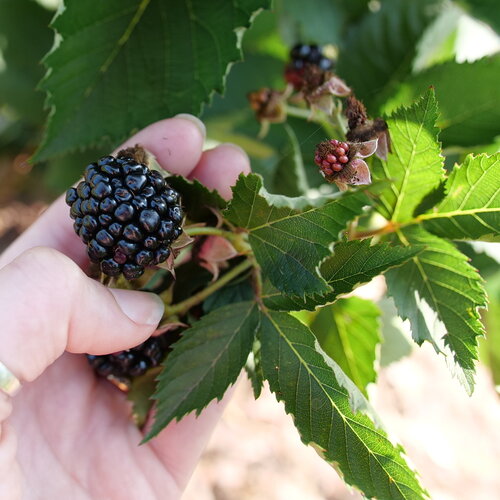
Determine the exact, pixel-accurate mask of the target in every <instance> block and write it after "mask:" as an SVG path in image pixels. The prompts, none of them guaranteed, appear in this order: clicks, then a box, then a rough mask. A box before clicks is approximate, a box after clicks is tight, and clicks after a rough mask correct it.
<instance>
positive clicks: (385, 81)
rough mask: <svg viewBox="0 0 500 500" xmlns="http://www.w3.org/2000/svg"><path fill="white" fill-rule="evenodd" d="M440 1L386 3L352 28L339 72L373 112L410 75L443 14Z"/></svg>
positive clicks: (344, 47)
mask: <svg viewBox="0 0 500 500" xmlns="http://www.w3.org/2000/svg"><path fill="white" fill-rule="evenodd" d="M441 4H442V2H441V1H439V0H419V1H418V2H415V1H414V0H384V1H383V2H381V5H382V6H381V9H380V10H379V11H378V12H375V13H370V14H367V15H366V16H365V17H364V19H363V20H362V21H361V22H360V23H357V24H355V25H354V26H352V28H351V29H350V31H349V32H348V37H347V41H346V42H345V44H344V45H343V46H342V47H341V51H340V55H339V60H338V65H337V71H338V73H339V75H340V76H341V77H342V78H344V79H345V81H346V82H347V84H348V85H349V86H350V87H352V88H353V90H354V92H355V94H356V97H358V98H359V99H361V100H363V101H364V103H365V104H366V105H367V106H368V107H369V108H370V107H371V105H372V103H373V102H374V101H375V100H376V98H377V96H378V94H379V93H380V92H382V91H383V89H385V88H392V87H393V86H396V85H398V84H399V82H400V80H401V79H402V78H404V77H405V76H406V75H408V74H410V72H411V69H412V63H413V60H414V58H415V56H416V53H417V45H418V42H419V40H420V39H421V38H422V35H423V34H424V32H425V30H426V29H427V28H428V27H429V26H430V25H431V23H432V22H433V20H434V19H435V18H436V15H437V13H438V11H439V10H440V6H441Z"/></svg>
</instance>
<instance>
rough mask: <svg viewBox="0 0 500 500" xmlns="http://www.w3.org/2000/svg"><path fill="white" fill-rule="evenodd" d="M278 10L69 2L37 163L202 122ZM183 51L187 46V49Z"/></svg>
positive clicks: (138, 1)
mask: <svg viewBox="0 0 500 500" xmlns="http://www.w3.org/2000/svg"><path fill="white" fill-rule="evenodd" d="M268 6H269V0H234V1H232V2H226V1H225V0H214V1H211V2H205V1H203V0H192V1H190V2H187V1H174V0H170V1H162V0H108V1H106V2H101V1H98V0H87V1H86V2H67V5H65V9H63V10H61V11H60V14H59V15H58V16H57V17H56V19H55V20H54V22H53V23H52V27H53V28H54V29H55V30H56V32H57V33H58V36H59V37H60V39H61V41H60V43H58V44H57V46H56V47H55V48H54V49H53V50H52V52H50V53H49V54H48V55H47V57H46V58H45V64H46V66H47V69H48V71H47V74H46V76H45V78H44V80H43V81H42V83H41V88H42V89H43V90H45V91H46V92H47V95H48V98H47V103H48V105H49V106H50V108H51V116H50V120H49V123H48V126H47V131H46V135H45V139H44V141H43V144H42V146H41V147H40V149H39V150H38V153H37V155H36V159H37V160H42V159H46V158H48V157H50V156H53V155H57V154H60V153H63V152H66V151H69V150H73V149H75V148H77V147H83V146H89V145H92V144H96V143H101V142H102V141H103V139H108V140H111V141H112V142H113V143H114V144H116V143H118V142H119V141H120V140H122V139H123V138H125V137H126V136H128V135H129V134H130V133H131V132H132V131H133V130H135V129H138V128H142V127H144V126H146V125H148V124H150V123H152V122H154V121H156V120H159V119H162V118H165V117H168V116H172V115H175V114H176V113H181V112H182V113H193V114H198V113H199V112H200V111H201V107H202V105H203V103H206V102H208V101H209V100H210V97H211V95H212V92H213V91H214V90H215V91H217V92H222V91H223V90H224V78H225V75H226V73H227V70H228V65H229V64H230V63H232V62H235V61H238V60H239V59H240V58H241V54H240V50H239V44H240V39H241V37H240V36H238V34H237V33H236V30H237V29H238V28H242V27H248V26H249V25H250V22H251V18H252V16H253V14H254V12H255V11H257V10H258V9H260V8H265V7H268ZM179 41H182V43H179Z"/></svg>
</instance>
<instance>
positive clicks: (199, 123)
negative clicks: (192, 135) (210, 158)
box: [174, 113, 207, 139]
mask: <svg viewBox="0 0 500 500" xmlns="http://www.w3.org/2000/svg"><path fill="white" fill-rule="evenodd" d="M174 118H181V119H182V120H188V121H190V122H191V123H193V124H194V125H196V128H197V129H198V130H199V131H200V133H201V135H202V137H203V139H205V137H206V136H207V128H206V127H205V124H204V123H203V122H202V121H201V120H200V119H199V118H197V117H196V116H194V115H190V114H188V113H179V114H178V115H175V116H174Z"/></svg>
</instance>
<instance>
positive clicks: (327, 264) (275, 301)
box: [262, 239, 421, 311]
mask: <svg viewBox="0 0 500 500" xmlns="http://www.w3.org/2000/svg"><path fill="white" fill-rule="evenodd" d="M420 250H421V248H418V247H404V246H396V245H389V244H388V243H376V244H374V245H371V240H369V239H365V240H353V241H347V242H340V243H337V244H336V245H335V247H334V253H333V255H332V256H331V257H328V258H327V259H325V261H324V262H323V263H322V264H321V266H320V274H321V276H323V278H324V279H325V280H326V282H327V283H328V285H329V286H330V287H331V288H332V291H331V292H327V293H325V294H324V295H322V296H317V295H316V296H314V297H305V298H302V297H296V296H284V295H282V294H281V293H280V292H279V291H278V290H277V289H276V288H275V287H273V286H272V285H271V283H269V282H265V284H264V289H263V293H262V298H263V300H264V304H265V305H266V306H267V307H270V308H271V309H277V310H285V311H297V310H301V309H308V310H310V311H312V310H314V308H315V307H316V306H319V305H323V304H326V303H328V302H333V301H334V300H335V299H336V298H337V297H338V296H339V295H340V294H342V293H350V292H352V291H353V290H354V289H355V288H356V287H357V286H358V285H360V284H362V283H367V282H368V281H370V280H371V279H372V278H374V277H375V276H378V275H379V274H381V273H383V272H385V271H387V269H390V268H391V267H394V266H399V265H401V264H403V263H404V262H406V261H407V260H408V259H409V258H411V257H413V256H414V255H416V254H417V253H418V252H419V251H420Z"/></svg>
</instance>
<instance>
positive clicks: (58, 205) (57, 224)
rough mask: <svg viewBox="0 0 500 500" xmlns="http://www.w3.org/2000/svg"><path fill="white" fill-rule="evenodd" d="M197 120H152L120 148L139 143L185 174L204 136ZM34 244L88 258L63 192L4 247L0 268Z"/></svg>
mask: <svg viewBox="0 0 500 500" xmlns="http://www.w3.org/2000/svg"><path fill="white" fill-rule="evenodd" d="M198 122H199V120H197V119H196V118H194V117H191V116H186V115H181V116H178V117H174V118H169V119H167V120H162V121H159V122H156V123H153V124H152V125H149V126H148V127H146V128H145V129H143V130H141V131H140V132H138V133H137V134H135V135H134V136H133V137H131V138H130V139H129V140H128V141H126V142H125V143H124V144H123V145H122V146H121V147H120V149H122V148H123V147H128V146H131V145H135V144H141V145H142V146H143V147H144V148H145V149H147V150H148V151H150V152H151V153H152V154H153V155H154V156H155V157H156V159H157V160H158V163H160V165H162V167H163V168H165V169H167V170H169V171H170V172H173V173H176V174H180V175H184V176H188V175H189V174H190V173H191V171H192V170H193V169H194V168H195V166H196V165H197V163H198V161H199V159H200V157H201V153H202V148H203V141H204V139H205V134H204V127H203V124H202V123H201V122H199V124H198ZM82 170H83V166H82ZM35 246H47V247H51V248H54V249H56V250H58V251H60V252H62V253H64V254H65V255H67V256H68V257H70V258H71V259H72V260H74V261H75V262H76V263H77V264H78V265H83V264H85V263H86V262H88V258H87V254H86V247H85V245H82V242H81V240H80V238H79V237H78V236H77V235H76V234H75V232H74V230H73V222H72V220H71V219H70V217H69V215H68V207H67V205H66V204H65V202H64V196H60V197H59V198H58V199H57V200H56V201H54V203H52V205H51V206H50V207H49V208H48V209H47V210H46V211H45V212H44V213H43V214H42V215H41V216H40V217H39V218H38V220H37V221H36V222H35V223H34V224H33V225H32V226H31V227H30V228H29V229H28V230H27V231H25V232H24V233H23V234H22V235H21V236H20V237H19V238H18V239H17V240H16V241H15V242H14V243H12V245H11V246H10V247H8V248H7V249H6V250H5V252H4V253H3V254H2V255H1V256H0V268H1V267H3V266H5V265H6V264H8V263H9V262H11V261H12V260H13V259H15V258H16V257H17V256H18V255H19V254H21V253H22V252H24V251H25V250H28V249H29V248H33V247H35Z"/></svg>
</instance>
